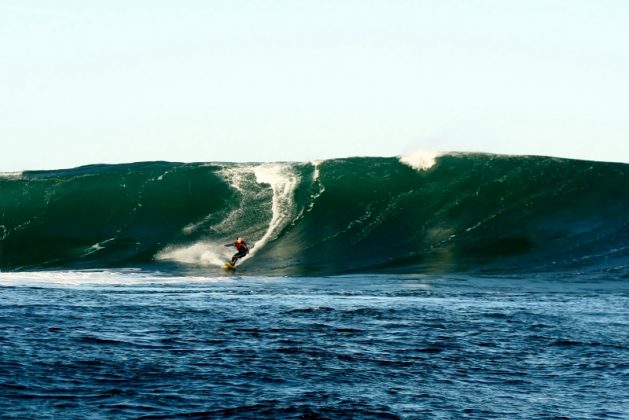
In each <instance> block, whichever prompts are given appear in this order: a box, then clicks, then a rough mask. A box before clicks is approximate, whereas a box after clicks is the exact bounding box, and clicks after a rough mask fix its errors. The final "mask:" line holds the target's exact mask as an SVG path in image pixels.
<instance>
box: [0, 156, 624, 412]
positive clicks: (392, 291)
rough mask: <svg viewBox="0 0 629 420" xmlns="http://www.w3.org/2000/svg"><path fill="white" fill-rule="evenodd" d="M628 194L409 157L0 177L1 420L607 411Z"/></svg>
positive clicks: (587, 174) (508, 166)
mask: <svg viewBox="0 0 629 420" xmlns="http://www.w3.org/2000/svg"><path fill="white" fill-rule="evenodd" d="M628 181H629V165H627V164H620V163H602V162H589V161H575V160H567V159H557V158H546V157H534V156H497V155H486V154H464V153H443V154H437V153H426V152H424V153H416V154H412V155H408V156H402V157H380V158H374V157H363V158H346V159H332V160H326V161H313V162H267V163H228V162H214V163H207V162H200V163H172V162H141V163H134V164H125V165H90V166H85V167H80V168H72V169H66V170H58V171H25V172H21V173H19V174H18V173H15V174H4V175H1V176H0V332H1V333H0V413H2V416H6V417H8V418H42V417H43V418H179V417H193V418H194V417H197V418H208V417H210V418H214V417H218V418H483V419H484V418H505V419H507V418H508V419H517V418H522V419H525V418H526V419H527V418H612V419H623V418H626V413H627V412H629V404H628V402H627V401H629V396H628V395H627V391H626V390H627V389H629V379H628V378H629V362H628V360H629V347H628V346H627V343H629V328H628V327H629V313H628V312H627V308H628V307H629V282H628V279H629V247H628V246H627V243H628V240H629V182H628ZM236 236H244V237H245V238H246V240H247V242H248V243H249V244H250V245H253V246H252V252H251V254H250V255H249V256H248V257H247V258H246V259H244V260H242V261H241V263H240V264H239V266H238V268H237V270H236V272H235V273H233V272H227V271H224V269H223V267H222V264H223V262H224V261H225V260H227V259H229V258H230V256H231V254H232V253H234V252H235V249H233V247H231V248H230V247H226V246H225V245H226V244H229V243H233V242H234V240H235V238H236Z"/></svg>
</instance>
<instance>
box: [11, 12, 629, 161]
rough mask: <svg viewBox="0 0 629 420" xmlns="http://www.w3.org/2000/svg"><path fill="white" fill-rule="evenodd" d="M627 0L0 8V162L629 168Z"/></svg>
mask: <svg viewBox="0 0 629 420" xmlns="http://www.w3.org/2000/svg"><path fill="white" fill-rule="evenodd" d="M627 22H629V2H627V1H620V0H619V1H612V0H589V1H582V0H520V1H516V0H512V1H509V0H434V1H425V0H424V1H422V0H409V1H403V0H381V1H369V0H345V1H343V0H318V1H300V0H284V1H273V0H258V1H242V0H234V1H232V0H230V1H210V0H206V1H201V0H180V1H174V0H173V1H161V0H124V1H118V0H55V1H49V0H45V1H44V0H41V1H36V0H0V144H1V145H2V153H0V171H13V170H21V169H35V168H60V167H69V166H76V165H80V164H87V163H98V162H112V163H114V162H130V161H140V160H157V159H160V160H171V161H276V160H310V159H324V158H331V157H343V156H353V155H362V156H364V155H383V156H392V155H400V154H404V153H407V152H409V151H413V150H416V149H424V150H443V151H447V150H460V151H486V152H496V153H513V154H542V155H554V156H564V157H576V158H585V159H595V160H613V161H623V162H629V116H628V113H629V47H628V45H629V29H628V28H629V25H627Z"/></svg>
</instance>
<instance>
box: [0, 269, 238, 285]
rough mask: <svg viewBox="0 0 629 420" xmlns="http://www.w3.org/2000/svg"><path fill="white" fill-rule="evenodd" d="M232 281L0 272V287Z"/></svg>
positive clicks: (129, 273) (134, 273)
mask: <svg viewBox="0 0 629 420" xmlns="http://www.w3.org/2000/svg"><path fill="white" fill-rule="evenodd" d="M231 281H233V280H232V279H230V278H224V277H201V276H163V275H159V273H146V272H139V271H133V270H120V271H109V270H91V271H34V272H11V273H1V272H0V286H36V287H79V286H112V285H116V286H118V285H136V286H137V285H140V286H141V285H146V286H151V285H154V284H179V283H193V282H203V283H225V282H231Z"/></svg>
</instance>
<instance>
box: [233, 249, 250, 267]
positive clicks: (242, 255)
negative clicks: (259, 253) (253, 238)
mask: <svg viewBox="0 0 629 420" xmlns="http://www.w3.org/2000/svg"><path fill="white" fill-rule="evenodd" d="M245 255H247V253H246V252H244V251H238V252H236V253H235V254H234V256H233V257H232V264H234V265H236V261H238V259H239V258H242V257H244V256H245Z"/></svg>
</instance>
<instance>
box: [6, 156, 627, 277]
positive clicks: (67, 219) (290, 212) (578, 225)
mask: <svg viewBox="0 0 629 420" xmlns="http://www.w3.org/2000/svg"><path fill="white" fill-rule="evenodd" d="M236 236H244V237H245V238H246V240H247V241H248V242H249V244H250V245H253V248H252V253H251V254H250V256H249V257H247V259H245V260H244V261H242V266H243V267H247V272H248V273H253V274H269V275H284V274H291V275H334V274H344V273H355V272H362V273H371V272H391V273H417V272H448V271H470V270H474V271H486V272H511V271H529V272H535V271H543V270H554V269H565V268H571V269H572V268H574V269H592V268H596V269H600V270H606V271H612V272H622V273H626V272H627V267H628V266H629V246H628V245H627V243H628V240H629V165H627V164H621V163H603V162H589V161H575V160H567V159H557V158H548V157H533V156H519V157H518V156H497V155H486V154H456V153H455V154H444V155H437V154H421V155H410V156H406V157H403V158H386V157H381V158H347V159H334V160H326V161H322V162H307V163H261V164H242V163H188V164H183V163H168V162H143V163H135V164H125V165H91V166H85V167H80V168H75V169H68V170H59V171H30V172H23V173H17V174H16V173H12V174H7V175H6V176H2V175H0V269H2V270H33V269H52V268H59V267H64V268H68V267H69V268H109V267H130V266H139V267H146V266H151V267H153V266H154V267H166V266H168V267H179V268H186V267H187V268H193V269H194V268H202V267H206V268H207V269H208V270H213V269H214V268H212V267H214V266H222V263H223V261H224V260H225V259H226V258H228V257H229V256H230V255H231V253H233V252H234V251H233V249H229V248H226V247H225V246H224V245H225V244H227V243H230V242H233V240H234V238H235V237H236ZM625 275H626V274H625Z"/></svg>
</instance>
